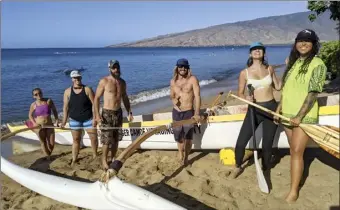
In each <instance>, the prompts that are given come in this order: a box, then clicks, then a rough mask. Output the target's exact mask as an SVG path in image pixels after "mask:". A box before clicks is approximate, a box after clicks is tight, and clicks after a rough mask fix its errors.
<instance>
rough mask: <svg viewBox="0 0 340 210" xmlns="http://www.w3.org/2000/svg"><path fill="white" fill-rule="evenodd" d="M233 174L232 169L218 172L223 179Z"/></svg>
mask: <svg viewBox="0 0 340 210" xmlns="http://www.w3.org/2000/svg"><path fill="white" fill-rule="evenodd" d="M230 174H231V171H220V172H218V174H217V175H218V176H219V177H220V178H222V179H227V178H228V177H229V176H230Z"/></svg>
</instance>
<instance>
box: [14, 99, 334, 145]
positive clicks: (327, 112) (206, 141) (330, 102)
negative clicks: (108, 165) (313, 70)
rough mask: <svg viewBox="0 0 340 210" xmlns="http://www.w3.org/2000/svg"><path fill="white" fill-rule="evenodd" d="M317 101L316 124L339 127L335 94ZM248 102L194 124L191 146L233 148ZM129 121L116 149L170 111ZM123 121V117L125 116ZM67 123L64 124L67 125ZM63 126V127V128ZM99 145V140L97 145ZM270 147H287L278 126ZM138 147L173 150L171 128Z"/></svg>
mask: <svg viewBox="0 0 340 210" xmlns="http://www.w3.org/2000/svg"><path fill="white" fill-rule="evenodd" d="M319 101H323V104H321V105H320V109H319V114H320V119H319V124H321V125H331V126H335V127H338V126H339V95H333V96H326V97H323V98H319ZM247 107H248V105H238V106H227V107H223V108H222V110H219V111H220V112H224V113H227V114H222V115H218V116H210V117H209V120H208V121H209V123H208V124H202V125H200V127H196V128H195V130H194V137H193V146H192V148H193V149H194V150H205V149H222V148H227V147H232V148H233V147H235V144H236V140H237V137H238V135H239V131H240V129H241V126H242V123H243V119H244V117H245V113H246V110H247ZM134 119H135V120H134V121H135V122H132V123H127V122H125V123H124V124H123V133H124V137H123V139H122V141H120V142H119V148H126V147H128V146H129V145H130V144H131V143H132V142H133V141H134V140H135V139H136V138H137V137H138V136H140V135H142V134H143V133H144V132H146V131H148V130H150V129H152V128H155V127H157V126H160V125H167V124H169V123H171V122H172V114H171V112H167V113H157V114H150V115H139V116H134ZM125 120H126V119H125ZM67 126H68V125H67ZM67 126H66V127H67ZM7 127H8V128H9V130H10V131H11V132H14V131H17V130H19V129H23V128H26V127H27V126H26V125H17V126H13V125H10V124H7ZM55 132H56V143H57V144H62V145H72V141H73V140H72V135H71V132H70V131H69V130H61V129H55ZM262 132H263V131H262V125H260V126H259V127H258V129H257V131H256V137H257V139H258V142H257V146H258V148H261V147H262V143H261V142H262V141H261V140H262ZM17 136H18V137H19V136H20V137H23V138H24V139H25V140H32V141H39V139H38V137H37V135H36V134H35V133H33V132H32V131H30V130H29V131H25V132H21V133H18V134H17ZM82 144H83V145H84V146H85V147H90V146H91V141H90V139H89V136H88V135H87V133H86V132H84V135H83V139H82ZM252 145H253V144H252V139H251V140H250V141H249V143H248V145H247V148H249V149H251V148H252ZM98 146H99V147H101V146H102V145H101V143H100V141H99V144H98ZM314 146H317V145H316V144H313V142H311V144H309V145H308V147H314ZM273 147H277V148H289V144H288V140H287V137H286V134H285V133H284V131H283V128H282V126H279V129H278V130H277V134H276V137H275V139H274V143H273ZM140 149H161V150H175V149H177V143H176V142H175V140H174V136H173V133H172V128H170V129H168V130H165V131H162V132H160V133H158V134H155V135H153V136H151V137H149V138H148V139H147V140H146V141H144V142H143V143H142V144H141V145H140Z"/></svg>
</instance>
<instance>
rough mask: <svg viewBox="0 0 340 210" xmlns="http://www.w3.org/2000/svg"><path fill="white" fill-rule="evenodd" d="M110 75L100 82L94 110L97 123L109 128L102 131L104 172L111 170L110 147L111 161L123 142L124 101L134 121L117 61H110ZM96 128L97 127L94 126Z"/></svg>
mask: <svg viewBox="0 0 340 210" xmlns="http://www.w3.org/2000/svg"><path fill="white" fill-rule="evenodd" d="M108 67H109V72H110V75H108V76H106V77H104V78H102V79H101V80H100V81H99V84H98V87H97V90H96V94H95V97H94V109H95V115H96V122H94V123H99V124H100V127H102V128H105V127H106V128H107V129H102V130H101V136H100V140H101V143H102V144H103V146H102V151H103V154H102V166H103V169H104V170H107V169H108V168H109V165H108V160H107V155H108V149H109V146H111V159H112V160H111V161H110V162H112V161H113V159H114V157H115V156H116V153H117V149H118V142H119V141H121V140H122V137H123V133H122V129H121V127H122V125H123V112H122V109H121V101H122V100H123V103H124V106H125V109H126V111H127V115H128V120H129V121H132V120H133V117H132V112H131V108H130V101H129V98H128V96H127V92H126V82H125V81H124V80H123V79H122V78H121V77H120V65H119V62H118V61H117V60H110V61H109V63H108ZM102 96H103V99H104V100H103V102H104V104H103V109H102V114H101V115H100V113H99V100H100V98H101V97H102ZM94 126H95V125H94Z"/></svg>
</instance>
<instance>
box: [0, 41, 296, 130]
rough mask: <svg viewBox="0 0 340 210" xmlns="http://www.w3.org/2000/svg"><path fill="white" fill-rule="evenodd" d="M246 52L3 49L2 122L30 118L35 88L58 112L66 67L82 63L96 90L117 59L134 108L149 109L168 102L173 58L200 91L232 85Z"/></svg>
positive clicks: (273, 57)
mask: <svg viewBox="0 0 340 210" xmlns="http://www.w3.org/2000/svg"><path fill="white" fill-rule="evenodd" d="M289 51H290V46H270V47H268V48H267V60H268V61H269V63H270V64H273V65H278V64H283V63H284V60H285V58H286V57H287V56H288V55H289ZM248 56H249V51H248V48H247V47H212V48H90V49H85V48H76V49H66V48H65V49H61V48H58V49H2V51H1V85H2V87H1V124H4V123H8V122H16V121H21V120H26V119H27V118H28V111H29V106H30V104H31V103H32V102H33V98H32V89H33V88H35V87H40V88H41V89H42V90H43V93H44V96H45V97H50V98H52V99H53V101H54V102H55V104H56V106H57V110H58V112H62V100H63V93H64V90H65V89H66V88H67V87H69V86H70V85H71V79H70V77H69V76H68V75H65V74H64V72H63V70H64V69H69V68H81V67H83V68H84V69H85V70H84V71H83V72H82V74H83V83H84V84H86V85H88V86H90V87H92V88H93V90H94V91H95V90H96V88H97V85H98V82H99V80H100V79H101V78H102V77H104V76H106V75H108V74H109V72H108V68H107V63H108V61H109V60H110V59H117V60H119V62H120V64H121V71H122V77H123V78H124V79H125V80H126V82H127V89H128V94H129V97H130V101H131V103H132V104H133V105H135V107H139V109H138V110H139V111H137V113H143V112H150V111H151V109H150V107H151V106H150V105H153V108H161V106H168V105H169V104H170V100H169V99H168V98H166V99H165V98H164V97H165V96H168V95H169V83H170V80H171V78H172V74H173V68H174V66H175V63H176V61H177V59H179V58H187V59H188V60H189V63H190V65H191V68H192V71H193V74H195V75H196V76H197V77H198V79H199V80H200V85H201V88H202V94H203V95H204V94H211V93H212V90H213V91H215V93H216V94H217V93H218V92H217V91H220V90H226V88H228V87H230V88H232V87H236V85H237V78H238V74H239V72H240V70H242V69H243V68H245V64H246V61H247V59H248ZM281 70H282V69H281ZM281 70H279V71H281ZM164 99H165V100H164ZM143 107H144V108H143ZM146 107H147V108H149V110H148V109H146ZM134 110H135V109H134ZM134 114H136V111H134Z"/></svg>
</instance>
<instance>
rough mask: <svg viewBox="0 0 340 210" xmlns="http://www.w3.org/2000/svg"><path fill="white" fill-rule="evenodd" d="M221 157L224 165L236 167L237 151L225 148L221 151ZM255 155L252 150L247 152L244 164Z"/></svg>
mask: <svg viewBox="0 0 340 210" xmlns="http://www.w3.org/2000/svg"><path fill="white" fill-rule="evenodd" d="M219 155H220V162H221V163H222V164H223V165H229V166H232V165H235V163H236V161H235V150H234V149H229V148H224V149H221V150H220V152H219ZM252 155H253V152H252V151H251V150H246V152H245V155H244V158H243V162H244V161H246V160H248V159H249V158H250V157H251V156H252Z"/></svg>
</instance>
